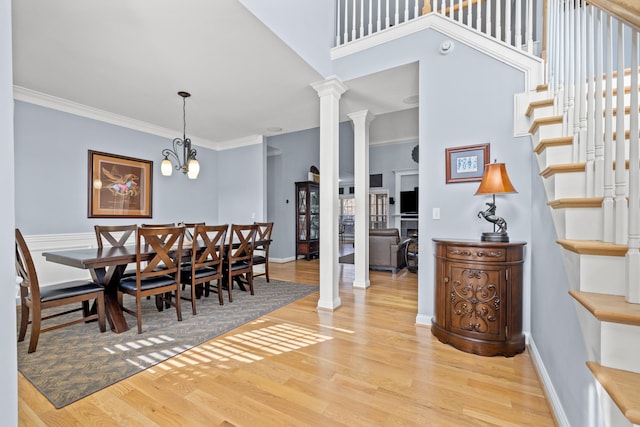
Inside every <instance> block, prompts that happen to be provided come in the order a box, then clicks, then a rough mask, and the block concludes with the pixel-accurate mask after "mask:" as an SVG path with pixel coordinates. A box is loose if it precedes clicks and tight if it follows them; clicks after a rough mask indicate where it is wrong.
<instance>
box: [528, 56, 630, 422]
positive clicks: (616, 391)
mask: <svg viewBox="0 0 640 427" xmlns="http://www.w3.org/2000/svg"><path fill="white" fill-rule="evenodd" d="M635 69H636V73H637V72H638V69H637V67H636V68H635ZM625 74H627V75H626V76H625V78H624V84H625V92H626V93H630V92H631V89H632V88H631V86H630V82H631V81H632V80H633V81H634V82H637V80H635V79H631V77H630V75H631V74H632V72H631V71H628V72H627V73H625ZM603 79H604V78H603ZM611 81H612V80H610V81H609V82H611ZM616 81H620V80H613V84H616ZM635 90H636V91H637V90H638V87H637V86H636V87H635ZM614 92H615V89H614ZM558 93H559V95H558ZM576 93H581V92H580V91H576ZM592 93H593V92H592ZM600 93H602V92H600ZM586 98H588V96H587V97H586ZM529 99H530V103H529V108H528V110H527V112H526V116H527V117H528V119H529V121H530V126H531V127H530V133H531V136H532V142H533V151H534V152H535V155H536V157H537V161H538V166H539V170H540V176H541V179H543V181H544V187H545V191H546V194H547V200H548V205H549V207H550V209H551V210H552V217H553V221H554V225H555V229H556V234H557V238H558V240H557V243H558V244H559V245H560V246H561V247H562V253H563V260H564V264H565V268H566V271H567V276H568V277H569V282H570V287H571V290H570V291H569V294H570V295H571V296H572V297H573V298H574V299H575V301H576V309H577V311H578V317H579V320H580V325H581V329H582V332H583V335H584V339H585V343H586V346H587V354H588V357H589V361H588V362H587V366H588V367H589V369H590V370H591V372H592V373H593V375H594V377H595V379H596V380H597V383H598V384H599V386H598V398H599V400H600V407H601V410H602V413H603V415H604V418H605V420H606V422H607V425H608V426H616V427H617V426H630V425H640V356H639V355H640V304H632V303H629V302H627V301H626V298H625V297H626V295H627V294H628V290H627V285H626V282H627V278H626V277H627V275H628V273H627V272H628V262H636V261H635V259H633V258H631V261H629V260H628V259H627V257H628V255H627V252H628V245H627V244H615V243H606V242H605V235H606V234H607V230H606V228H607V227H608V226H609V225H608V224H607V223H608V222H609V221H611V218H609V216H610V213H608V212H607V208H606V207H605V206H604V204H603V201H604V199H605V197H604V196H603V195H595V194H597V193H598V191H597V190H594V187H593V185H592V182H593V180H594V175H595V174H594V172H593V171H594V170H595V169H596V168H595V167H594V162H595V160H594V157H592V156H581V155H580V151H581V149H580V146H579V142H578V141H577V139H579V138H581V137H582V136H581V135H580V134H579V133H574V132H573V131H572V126H571V125H570V123H571V119H572V117H569V115H571V114H572V111H571V110H568V111H565V110H564V108H563V106H562V105H560V104H562V103H563V93H562V91H560V92H557V91H554V90H552V89H551V88H549V87H547V86H542V87H540V88H539V89H538V91H537V92H535V93H533V94H530V97H529ZM624 100H625V102H624V104H625V108H624V109H622V110H620V109H618V111H617V112H615V113H614V114H615V116H616V117H615V118H614V120H616V123H624V124H623V126H624V127H625V132H624V134H625V138H624V144H625V145H626V147H627V148H626V149H625V153H626V160H627V161H626V163H627V168H628V164H629V162H628V159H629V148H628V145H629V140H630V132H629V129H630V127H629V126H630V122H631V120H629V118H630V115H631V113H630V111H631V109H630V108H629V105H630V102H631V101H630V97H629V96H625V97H624ZM585 102H586V101H585ZM598 105H599V104H598ZM618 105H619V104H618ZM576 108H577V107H576ZM637 108H638V107H637V101H636V105H635V112H634V113H635V114H637V112H638V111H637ZM619 114H624V115H625V117H624V119H623V120H622V118H620V119H621V120H620V121H618V115H619ZM595 117H602V116H598V114H597V113H596V115H595ZM568 123H569V125H568ZM617 136H618V135H616V136H615V137H614V138H613V141H616V137H617ZM619 141H621V140H620V139H618V143H619ZM586 151H587V150H583V153H586ZM605 158H606V156H605ZM583 160H584V161H583ZM636 161H637V160H636ZM606 170H607V169H606V168H605V171H606ZM605 173H608V172H605ZM627 173H628V170H627Z"/></svg>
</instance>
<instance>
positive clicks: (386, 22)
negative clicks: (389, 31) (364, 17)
mask: <svg viewBox="0 0 640 427" xmlns="http://www.w3.org/2000/svg"><path fill="white" fill-rule="evenodd" d="M386 3H387V14H386V15H385V17H384V28H389V0H386Z"/></svg>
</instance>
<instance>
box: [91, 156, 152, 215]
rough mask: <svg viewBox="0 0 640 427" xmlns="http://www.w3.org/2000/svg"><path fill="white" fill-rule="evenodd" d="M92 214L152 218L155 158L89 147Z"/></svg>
mask: <svg viewBox="0 0 640 427" xmlns="http://www.w3.org/2000/svg"><path fill="white" fill-rule="evenodd" d="M88 175H89V183H88V184H89V193H88V196H89V197H88V199H89V213H88V217H89V218H151V196H152V189H153V162H152V161H150V160H142V159H135V158H133V157H125V156H119V155H116V154H109V153H101V152H99V151H93V150H89V174H88Z"/></svg>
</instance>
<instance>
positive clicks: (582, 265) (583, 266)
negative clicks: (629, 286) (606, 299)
mask: <svg viewBox="0 0 640 427" xmlns="http://www.w3.org/2000/svg"><path fill="white" fill-rule="evenodd" d="M562 256H563V259H564V262H565V267H566V272H567V278H568V279H569V284H570V286H571V289H574V290H577V291H583V292H594V293H600V294H608V295H624V294H625V286H624V270H625V269H624V265H625V264H624V263H625V261H624V257H616V256H601V255H580V254H577V253H575V252H571V251H568V250H566V249H563V250H562Z"/></svg>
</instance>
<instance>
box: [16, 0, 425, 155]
mask: <svg viewBox="0 0 640 427" xmlns="http://www.w3.org/2000/svg"><path fill="white" fill-rule="evenodd" d="M12 8H13V17H12V22H13V67H14V76H13V78H14V85H15V86H17V87H19V88H24V89H27V90H28V91H35V92H36V93H42V94H46V95H48V96H52V97H55V98H60V99H62V100H66V101H71V102H72V103H77V104H81V105H83V106H88V107H90V108H93V109H97V110H102V111H106V112H108V113H111V114H115V115H119V116H124V117H127V118H130V119H134V120H137V121H141V122H145V123H149V124H151V125H153V126H157V127H161V128H165V129H171V130H175V132H176V133H177V134H181V133H182V98H180V97H179V96H178V95H177V92H178V91H181V90H184V91H188V92H190V93H191V94H192V96H191V98H188V100H187V106H186V112H187V113H186V117H187V136H189V137H191V138H192V139H193V140H194V143H198V141H202V142H205V143H207V142H208V143H210V144H211V143H212V145H213V146H215V145H216V144H219V143H223V142H225V141H230V140H236V139H239V138H244V137H247V136H250V135H274V134H277V133H287V132H292V131H297V130H302V129H309V128H314V127H317V126H318V125H319V114H320V113H319V100H318V96H317V93H316V92H315V90H314V89H313V88H312V87H311V86H310V83H312V82H316V81H319V80H323V76H322V75H320V74H319V73H317V72H316V71H315V70H314V69H313V68H312V67H310V66H309V65H308V64H307V63H306V62H305V61H304V60H303V59H302V58H301V57H299V56H298V55H297V54H296V53H295V52H294V51H293V50H292V49H291V48H289V47H288V46H287V45H286V44H285V43H284V42H282V40H280V39H279V38H278V37H276V36H275V35H274V33H273V32H271V31H270V30H269V29H268V28H267V27H265V26H264V25H263V24H262V23H261V22H260V21H259V20H258V19H257V18H256V17H255V16H254V15H253V14H252V13H251V12H249V11H248V10H247V9H246V8H245V7H244V6H243V5H242V4H240V2H239V1H237V0H215V1H212V0H182V1H179V2H178V1H172V0H136V1H131V0H108V1H107V0H102V1H79V0H56V1H51V0H15V1H14V2H13V4H12ZM417 68H418V67H417V64H412V65H407V66H404V67H400V68H397V69H394V70H389V71H385V72H381V73H377V74H375V75H371V76H367V77H364V78H360V79H356V80H352V81H349V82H345V84H346V85H347V86H348V87H349V90H348V92H347V93H345V95H343V98H342V101H341V113H342V120H347V117H346V115H345V114H346V113H349V112H355V111H359V110H362V109H369V110H370V111H371V112H372V113H374V114H376V115H380V114H384V113H389V112H393V111H399V110H406V109H411V108H415V107H416V106H417V104H415V103H409V104H407V103H405V102H403V100H405V99H406V98H408V97H410V96H415V95H417V81H418V79H417ZM273 128H281V129H282V130H281V131H274V130H273ZM415 128H416V135H417V124H416V126H415ZM373 138H375V135H372V139H373ZM388 138H389V136H388V135H385V139H388ZM399 138H400V139H401V138H402V137H399ZM205 145H207V144H205Z"/></svg>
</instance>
